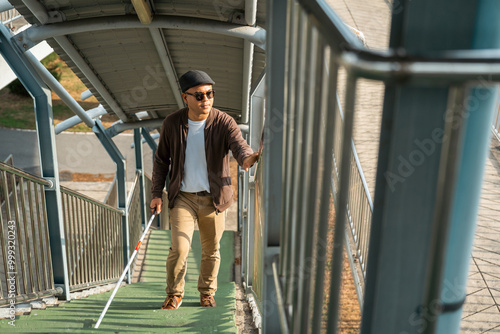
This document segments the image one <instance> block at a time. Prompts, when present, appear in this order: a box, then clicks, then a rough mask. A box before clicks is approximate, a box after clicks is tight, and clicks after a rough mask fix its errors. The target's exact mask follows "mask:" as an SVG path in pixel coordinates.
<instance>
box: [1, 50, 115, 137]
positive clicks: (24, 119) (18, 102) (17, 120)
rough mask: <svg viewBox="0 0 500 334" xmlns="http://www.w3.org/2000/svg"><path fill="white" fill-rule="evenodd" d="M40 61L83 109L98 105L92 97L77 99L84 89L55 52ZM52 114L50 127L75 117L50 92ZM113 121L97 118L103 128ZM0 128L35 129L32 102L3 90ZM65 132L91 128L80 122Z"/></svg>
mask: <svg viewBox="0 0 500 334" xmlns="http://www.w3.org/2000/svg"><path fill="white" fill-rule="evenodd" d="M41 62H42V64H44V66H45V67H47V68H49V69H50V70H51V72H53V73H56V75H58V76H59V80H60V83H61V85H62V86H63V87H64V88H65V89H66V90H67V91H68V93H69V94H70V95H71V96H72V97H73V98H74V99H75V100H76V101H77V102H78V103H79V104H80V106H82V108H83V109H84V110H89V109H92V108H95V107H97V106H98V105H99V102H98V101H97V99H96V98H95V97H93V96H92V97H91V98H89V99H87V100H85V101H82V100H81V98H80V95H81V93H82V92H84V91H86V90H87V87H86V86H85V85H84V84H83V82H82V81H81V80H80V79H79V78H78V77H77V76H76V75H75V74H74V73H73V71H72V70H71V69H70V68H69V67H68V66H67V65H66V63H65V62H64V61H62V59H61V58H60V57H59V56H58V55H57V54H56V53H55V52H53V53H51V54H50V55H48V56H47V57H45V58H44V59H43V60H42V61H41ZM52 112H53V116H54V124H58V123H60V122H62V121H64V120H66V119H68V118H70V117H73V116H74V115H75V113H74V112H73V111H71V109H69V108H68V107H67V106H66V105H65V104H64V103H63V102H62V101H61V99H60V98H59V97H58V96H57V95H55V94H54V93H52ZM117 120H118V118H117V117H116V116H111V115H104V116H102V118H101V121H102V122H103V124H104V125H105V126H106V127H107V126H109V125H111V124H112V123H113V122H115V121H117ZM0 126H1V127H6V128H17V129H33V130H34V129H36V121H35V112H34V107H33V99H32V98H31V97H29V96H19V95H16V94H13V93H11V92H10V91H9V89H8V88H7V87H5V88H4V89H2V90H0ZM67 131H71V132H91V131H92V129H90V128H89V127H88V126H86V125H85V124H84V123H80V124H79V125H76V126H74V127H73V128H71V129H68V130H67Z"/></svg>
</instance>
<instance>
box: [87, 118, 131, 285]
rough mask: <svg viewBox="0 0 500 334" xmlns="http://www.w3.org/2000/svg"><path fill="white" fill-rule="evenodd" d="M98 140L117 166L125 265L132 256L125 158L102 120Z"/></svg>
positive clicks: (97, 129) (96, 129) (98, 128)
mask: <svg viewBox="0 0 500 334" xmlns="http://www.w3.org/2000/svg"><path fill="white" fill-rule="evenodd" d="M92 130H93V131H94V133H95V134H96V136H97V138H98V139H99V140H100V142H101V144H102V146H104V149H105V150H106V152H108V154H109V156H110V157H111V159H112V160H113V162H114V163H115V164H116V182H117V192H118V209H120V210H122V215H123V216H122V236H123V263H124V264H126V263H128V258H129V254H130V240H129V226H128V225H129V224H128V207H127V173H126V171H125V158H124V157H123V155H122V154H121V152H120V150H119V149H118V147H117V146H116V144H115V143H114V142H113V139H111V137H110V136H109V135H108V133H107V132H106V129H105V128H104V126H103V125H102V123H101V121H100V120H98V119H97V120H96V121H95V125H94V127H93V128H92ZM131 282H132V281H131V275H130V273H128V274H127V283H131Z"/></svg>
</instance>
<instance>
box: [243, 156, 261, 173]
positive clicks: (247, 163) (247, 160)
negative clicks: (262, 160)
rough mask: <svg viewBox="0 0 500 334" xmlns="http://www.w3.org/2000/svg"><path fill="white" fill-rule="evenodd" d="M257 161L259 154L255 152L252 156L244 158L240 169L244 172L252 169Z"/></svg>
mask: <svg viewBox="0 0 500 334" xmlns="http://www.w3.org/2000/svg"><path fill="white" fill-rule="evenodd" d="M257 160H259V152H255V153H254V154H252V155H249V156H248V157H246V158H245V160H243V165H242V166H241V167H242V168H243V169H244V170H245V171H248V168H250V167H252V166H253V164H254V163H255V162H256V161H257Z"/></svg>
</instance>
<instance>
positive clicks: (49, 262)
mask: <svg viewBox="0 0 500 334" xmlns="http://www.w3.org/2000/svg"><path fill="white" fill-rule="evenodd" d="M43 188H44V186H43V185H40V189H41V195H42V215H43V221H44V226H45V228H44V231H45V244H46V245H47V246H46V250H45V251H46V252H47V267H48V270H47V272H48V276H47V279H48V282H47V285H46V286H47V287H48V288H49V289H53V288H54V273H53V272H52V255H51V252H50V240H49V220H48V218H47V207H46V204H45V203H46V200H45V191H44V189H43Z"/></svg>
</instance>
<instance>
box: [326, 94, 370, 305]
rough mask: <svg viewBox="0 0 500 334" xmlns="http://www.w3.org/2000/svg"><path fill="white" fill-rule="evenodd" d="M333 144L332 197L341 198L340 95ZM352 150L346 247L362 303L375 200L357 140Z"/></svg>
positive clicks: (341, 114)
mask: <svg viewBox="0 0 500 334" xmlns="http://www.w3.org/2000/svg"><path fill="white" fill-rule="evenodd" d="M334 117H335V125H336V128H335V129H334V131H333V133H334V136H335V138H334V145H333V157H332V159H333V161H332V163H333V173H332V181H331V188H332V196H333V198H334V201H335V202H337V201H338V194H337V191H338V190H339V184H340V180H339V177H340V164H341V162H340V156H341V150H342V145H341V144H342V124H343V122H344V118H343V113H342V107H341V104H340V101H339V100H338V97H337V109H336V112H335V116H334ZM351 147H352V153H351V157H350V168H351V172H350V175H351V176H350V180H349V192H348V193H349V199H348V202H347V207H346V209H347V221H348V222H349V224H348V226H346V234H347V235H346V243H345V245H346V248H347V256H348V260H349V265H350V267H351V272H352V275H353V279H354V283H355V284H354V285H355V288H356V293H357V295H358V302H359V305H360V306H362V304H363V290H364V285H365V278H366V266H367V259H368V248H369V238H370V226H371V218H372V213H373V202H372V198H371V196H370V191H369V190H368V185H367V183H366V179H365V176H364V173H363V168H362V167H361V162H360V161H359V158H358V154H357V152H356V146H355V145H354V141H353V140H351Z"/></svg>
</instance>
